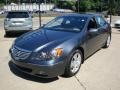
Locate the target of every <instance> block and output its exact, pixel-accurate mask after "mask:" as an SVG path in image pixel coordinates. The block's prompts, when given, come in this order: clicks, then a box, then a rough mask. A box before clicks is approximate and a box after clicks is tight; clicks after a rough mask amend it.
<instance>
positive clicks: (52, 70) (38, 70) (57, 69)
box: [12, 59, 65, 78]
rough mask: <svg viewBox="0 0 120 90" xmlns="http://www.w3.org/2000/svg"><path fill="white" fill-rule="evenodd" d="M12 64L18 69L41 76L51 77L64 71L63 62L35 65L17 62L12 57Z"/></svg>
mask: <svg viewBox="0 0 120 90" xmlns="http://www.w3.org/2000/svg"><path fill="white" fill-rule="evenodd" d="M12 62H13V64H14V66H15V67H16V68H17V69H19V70H20V71H22V72H24V73H27V74H30V75H34V76H37V77H42V78H52V77H56V76H58V75H62V74H63V73H64V68H65V67H64V64H63V63H64V62H63V61H61V62H59V63H55V64H54V65H35V64H30V63H25V62H19V61H15V60H13V59H12Z"/></svg>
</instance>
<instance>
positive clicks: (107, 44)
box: [103, 35, 111, 48]
mask: <svg viewBox="0 0 120 90" xmlns="http://www.w3.org/2000/svg"><path fill="white" fill-rule="evenodd" d="M110 43H111V35H109V36H108V38H107V41H106V43H105V45H104V46H103V48H108V47H109V46H110Z"/></svg>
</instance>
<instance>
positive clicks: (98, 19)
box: [96, 16, 106, 27]
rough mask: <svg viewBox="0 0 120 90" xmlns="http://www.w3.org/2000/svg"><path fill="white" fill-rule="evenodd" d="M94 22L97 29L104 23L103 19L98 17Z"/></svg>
mask: <svg viewBox="0 0 120 90" xmlns="http://www.w3.org/2000/svg"><path fill="white" fill-rule="evenodd" d="M96 21H97V24H98V26H99V27H101V26H104V25H105V23H106V22H105V20H104V19H103V17H100V16H98V17H96Z"/></svg>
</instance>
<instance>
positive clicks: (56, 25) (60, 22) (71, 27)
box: [43, 16, 87, 31]
mask: <svg viewBox="0 0 120 90" xmlns="http://www.w3.org/2000/svg"><path fill="white" fill-rule="evenodd" d="M86 21H87V17H80V16H63V17H58V18H56V19H54V20H52V21H51V22H49V23H48V24H46V25H45V26H44V27H43V28H46V29H50V30H51V29H52V30H65V31H81V30H82V29H83V28H84V26H85V23H86Z"/></svg>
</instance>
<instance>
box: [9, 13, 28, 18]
mask: <svg viewBox="0 0 120 90" xmlns="http://www.w3.org/2000/svg"><path fill="white" fill-rule="evenodd" d="M28 17H29V15H28V12H9V13H8V15H7V18H28Z"/></svg>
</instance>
